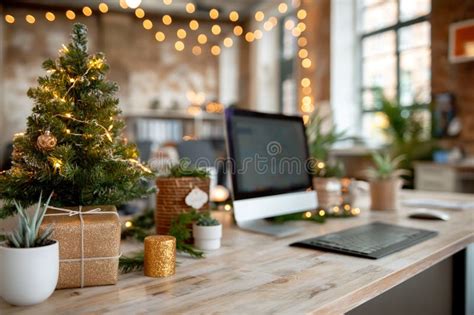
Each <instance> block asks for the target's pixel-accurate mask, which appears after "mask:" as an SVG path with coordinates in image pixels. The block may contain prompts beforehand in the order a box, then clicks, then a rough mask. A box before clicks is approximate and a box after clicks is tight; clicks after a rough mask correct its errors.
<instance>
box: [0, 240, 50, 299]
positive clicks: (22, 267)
mask: <svg viewBox="0 0 474 315" xmlns="http://www.w3.org/2000/svg"><path fill="white" fill-rule="evenodd" d="M58 275H59V245H58V242H57V241H54V244H51V245H47V246H41V247H34V248H11V247H7V246H6V244H0V296H1V297H2V298H3V299H4V300H5V301H6V302H8V303H10V304H13V305H19V306H26V305H33V304H38V303H41V302H43V301H44V300H46V299H47V298H48V297H49V296H50V295H51V294H53V292H54V289H55V288H56V284H57V283H58Z"/></svg>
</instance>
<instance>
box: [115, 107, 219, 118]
mask: <svg viewBox="0 0 474 315" xmlns="http://www.w3.org/2000/svg"><path fill="white" fill-rule="evenodd" d="M123 117H124V118H125V119H135V118H157V119H158V118H160V119H184V120H209V121H221V120H223V119H224V115H223V114H211V113H205V112H203V113H201V114H199V115H196V116H194V115H191V114H189V113H188V112H186V111H185V110H164V109H145V110H140V111H130V112H124V113H123Z"/></svg>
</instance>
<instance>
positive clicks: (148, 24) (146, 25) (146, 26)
mask: <svg viewBox="0 0 474 315" xmlns="http://www.w3.org/2000/svg"><path fill="white" fill-rule="evenodd" d="M143 28H144V29H146V30H151V29H152V28H153V22H152V21H150V20H149V19H146V20H144V21H143Z"/></svg>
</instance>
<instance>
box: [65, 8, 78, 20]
mask: <svg viewBox="0 0 474 315" xmlns="http://www.w3.org/2000/svg"><path fill="white" fill-rule="evenodd" d="M66 17H67V18H68V19H69V20H74V19H75V18H76V13H74V11H72V10H67V11H66Z"/></svg>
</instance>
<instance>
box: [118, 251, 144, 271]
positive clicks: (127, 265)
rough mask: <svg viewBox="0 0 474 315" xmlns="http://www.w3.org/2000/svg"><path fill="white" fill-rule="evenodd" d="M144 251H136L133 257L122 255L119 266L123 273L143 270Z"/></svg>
mask: <svg viewBox="0 0 474 315" xmlns="http://www.w3.org/2000/svg"><path fill="white" fill-rule="evenodd" d="M143 262H144V253H143V251H140V252H137V253H135V254H134V255H133V256H131V257H127V256H122V257H120V260H119V268H120V271H121V272H122V273H129V272H134V271H140V270H143Z"/></svg>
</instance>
